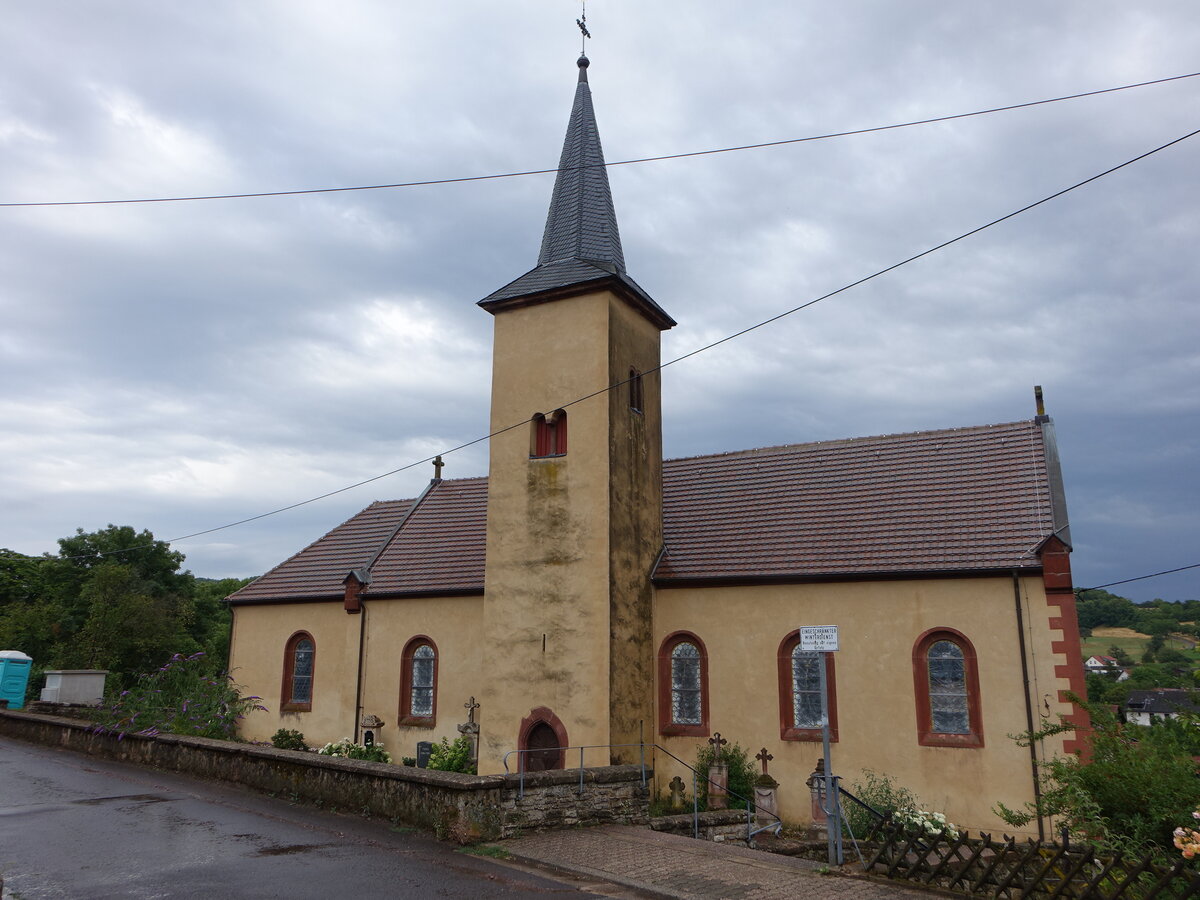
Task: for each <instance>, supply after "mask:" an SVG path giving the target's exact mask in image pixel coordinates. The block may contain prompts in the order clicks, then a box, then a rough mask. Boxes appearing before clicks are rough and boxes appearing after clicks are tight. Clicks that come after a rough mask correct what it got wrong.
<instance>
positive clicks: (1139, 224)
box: [0, 0, 1200, 600]
mask: <svg viewBox="0 0 1200 900" xmlns="http://www.w3.org/2000/svg"><path fill="white" fill-rule="evenodd" d="M579 13H580V4H579V3H578V2H577V0H506V2H503V3H496V2H482V0H457V2H454V3H436V4H435V3H396V2H384V0H380V2H368V0H362V2H353V0H350V2H338V3H333V2H324V3H322V2H303V0H277V2H265V0H264V2H256V0H238V2H233V0H215V2H203V3H163V2H161V0H142V2H137V0H120V2H115V0H113V2H105V0H91V2H87V3H80V2H68V0H39V2H37V3H12V4H6V6H5V11H4V16H5V25H4V27H3V29H0V202H6V203H15V202H41V201H68V200H95V199H119V198H143V197H172V196H181V195H197V194H223V193H242V192H255V191H279V190H294V189H304V188H321V187H341V186H352V185H367V184H378V183H393V182H407V181H420V180H432V179H444V178H456V177H463V176H471V175H485V174H490V173H500V172H511V171H518V170H528V169H540V168H547V167H553V166H554V165H556V164H557V160H558V154H559V151H560V149H561V144H562V138H563V134H564V131H565V129H566V122H567V115H568V113H569V111H570V106H571V101H572V97H573V94H574V87H575V78H576V72H577V70H576V67H575V59H576V57H577V56H578V54H579V47H580V42H581V38H580V35H579V32H578V30H577V29H576V27H575V21H574V20H575V18H576V17H577V16H578V15H579ZM587 15H588V25H589V28H590V30H591V32H592V34H593V36H594V37H593V39H592V40H590V41H588V47H587V52H588V55H589V57H590V58H591V60H592V65H591V68H590V70H589V78H590V81H591V86H592V92H593V98H594V101H595V107H596V116H597V119H598V122H599V126H600V133H601V137H602V140H603V143H604V148H605V154H606V157H607V159H608V160H609V161H610V162H612V161H616V160H624V159H630V158H635V157H645V156H657V155H664V154H674V153H682V152H688V151H695V150H703V149H711V148H720V147H728V146H734V145H742V144H748V143H754V142H763V141H773V140H781V139H787V138H799V137H805V136H809V135H817V134H823V133H829V132H841V131H847V130H853V129H861V128H870V127H873V126H880V125H888V124H893V123H900V122H906V121H911V120H916V119H923V118H928V117H935V116H942V115H947V114H953V113H962V112H970V111H974V110H979V109H986V108H989V107H996V106H1005V105H1009V104H1015V103H1021V102H1025V101H1031V100H1039V99H1044V98H1050V97H1056V96H1061V95H1065V94H1073V93H1077V92H1083V91H1092V90H1097V89H1102V88H1109V87H1116V86H1119V85H1124V84H1130V83H1134V82H1141V81H1146V80H1151V79H1159V78H1164V77H1168V76H1174V75H1182V74H1187V73H1190V72H1193V71H1196V70H1198V69H1200V57H1197V54H1196V48H1197V47H1200V16H1198V15H1197V8H1196V3H1195V0H1159V2H1155V3H1128V2H1115V0H1086V2H1085V0H1062V2H1055V3H1046V2H1044V0H1037V2H1032V0H1017V2H1007V3H986V4H985V3H962V2H957V3H950V2H919V0H910V2H905V3H896V2H894V0H878V2H847V3H814V2H806V0H802V2H796V0H758V2H754V3H730V2H728V0H689V2H682V0H654V2H646V0H593V2H592V3H591V4H590V5H589V6H588V9H587ZM1198 99H1200V78H1191V79H1183V80H1179V81H1175V82H1171V83H1167V84H1162V85H1156V86H1150V87H1143V88H1138V89H1136V90H1129V91H1124V92H1119V93H1114V94H1106V95H1102V96H1097V97H1091V98H1085V99H1079V100H1072V101H1067V102H1062V103H1055V104H1050V105H1045V106H1038V107H1034V108H1031V109H1023V110H1016V111H1011V112H1003V113H995V114H991V115H987V116H979V117H975V118H968V119H959V120H956V121H952V122H948V123H943V124H935V125H923V126H917V127H912V128H902V129H896V130H890V131H884V132H881V133H874V134H867V135H858V136H851V137H844V138H837V139H831V140H825V141H816V142H809V143H800V144H791V145H786V146H781V147H775V148H770V149H761V150H748V151H743V152H737V153H724V154H719V155H714V156H704V157H698V158H690V159H680V160H670V161H663V162H653V163H644V164H639V165H631V166H618V167H615V168H612V169H611V170H610V179H611V183H612V190H613V195H614V200H615V202H616V207H617V215H618V219H619V222H620V227H621V233H622V239H623V242H624V248H625V257H626V260H627V263H628V267H629V272H630V274H631V275H632V276H633V277H634V278H635V279H636V280H637V281H638V282H639V283H640V284H641V285H642V286H643V287H644V288H646V290H647V291H648V292H649V293H650V294H651V296H653V297H654V298H655V299H656V300H657V301H658V302H659V304H661V305H662V306H663V307H664V308H665V309H666V310H667V311H668V312H669V313H671V314H672V315H673V316H674V317H675V318H676V319H677V320H678V321H679V325H678V327H676V328H675V329H673V330H672V331H669V332H667V333H666V334H665V336H664V344H663V347H664V358H666V359H670V358H673V357H675V356H678V355H680V354H683V353H686V352H687V351H689V350H691V349H693V348H695V347H697V346H699V345H701V344H704V343H707V342H709V341H711V340H713V339H715V338H718V337H721V336H723V335H725V334H727V333H730V332H733V331H736V330H738V329H740V328H743V327H745V326H747V325H750V324H753V323H754V322H756V321H759V320H761V319H764V318H767V317H769V316H772V315H774V314H776V313H778V312H781V311H783V310H785V309H788V308H790V307H793V306H796V305H798V304H800V303H802V302H804V301H807V300H809V299H812V298H814V297H817V296H820V295H822V294H825V293H827V292H829V291H831V290H834V289H836V288H839V287H841V286H842V285H844V284H846V283H848V282H851V281H854V280H856V279H858V278H861V277H863V276H866V275H870V274H871V273H873V272H875V271H877V270H879V269H882V268H884V267H886V266H889V265H891V264H893V263H896V262H898V261H900V260H903V259H905V258H907V257H909V256H911V255H913V254H914V253H918V252H920V251H922V250H925V249H926V248H928V247H931V246H934V245H936V244H938V243H940V242H942V241H945V240H947V239H949V238H952V237H954V236H956V235H958V234H960V233H962V232H965V231H969V230H970V229H973V228H975V227H977V226H979V225H982V224H984V223H986V222H988V221H990V220H992V219H995V218H997V217H999V216H1002V215H1004V214H1006V213H1009V212H1011V211H1013V210H1015V209H1018V208H1020V207H1022V206H1024V205H1026V204H1028V203H1031V202H1033V201H1036V200H1039V199H1041V198H1042V197H1045V196H1047V195H1049V194H1052V193H1054V192H1055V191H1058V190H1061V189H1062V188H1065V187H1068V186H1070V185H1072V184H1075V183H1076V182H1079V181H1082V180H1083V179H1085V178H1088V177H1090V176H1092V175H1095V174H1097V173H1099V172H1101V171H1103V170H1105V169H1108V168H1110V167H1112V166H1114V165H1117V164H1119V163H1122V162H1124V161H1125V160H1128V159H1131V158H1133V157H1136V156H1138V155H1140V154H1142V153H1145V152H1146V151H1148V150H1151V149H1153V148H1155V147H1158V146H1160V145H1162V144H1165V143H1167V142H1169V141H1172V140H1174V139H1176V138H1178V137H1180V136H1182V135H1184V134H1187V133H1188V132H1190V131H1192V130H1193V129H1195V128H1197V127H1198V126H1200V116H1197V111H1198V110H1200V103H1198ZM552 184H553V178H552V176H549V175H536V176H528V177H522V178H510V179H501V180H493V181H481V182H473V183H465V184H450V185H437V186H425V187H417V188H403V189H387V190H375V191H358V192H347V193H327V194H312V195H307V196H285V197H269V198H259V199H239V200H213V201H197V202H181V203H151V204H136V205H122V206H86V207H78V206H76V207H72V206H58V207H38V208H0V315H2V317H3V318H2V321H3V324H2V325H0V384H2V385H3V390H0V461H2V462H3V465H2V466H0V546H6V547H9V548H11V549H14V550H18V551H21V552H24V553H30V554H40V553H42V552H45V551H56V550H57V543H56V539H57V538H60V537H64V536H67V535H70V534H72V533H73V532H74V530H75V529H76V528H77V527H82V528H84V529H86V530H89V531H90V530H93V529H96V528H101V527H103V526H104V525H106V524H107V523H110V522H112V523H116V524H127V525H133V526H135V527H136V528H138V529H142V528H148V529H150V530H151V531H153V532H154V534H155V535H156V536H157V537H159V538H174V537H177V536H180V535H185V534H188V533H191V532H195V531H200V530H203V529H208V528H212V527H214V526H218V525H222V524H225V523H227V522H230V521H234V520H237V519H242V518H245V517H247V516H253V515H256V514H259V513H262V512H266V511H268V510H272V509H275V508H277V507H280V506H284V505H287V504H290V503H294V502H296V501H300V500H304V499H306V498H309V497H312V496H315V495H317V494H321V493H323V492H326V491H331V490H336V489H338V488H341V487H343V486H345V485H348V484H351V483H354V482H357V481H360V480H362V479H365V478H370V477H371V476H375V475H378V474H380V473H383V472H386V471H389V470H392V469H395V468H398V467H400V466H402V465H405V464H407V463H409V462H412V461H414V460H418V459H421V458H423V457H426V456H429V455H431V454H433V453H435V452H438V451H441V450H445V449H447V448H449V447H452V446H455V445H458V444H461V443H464V442H466V441H469V440H471V439H473V438H476V437H479V436H480V435H482V434H484V433H485V432H486V430H487V424H488V390H489V378H490V357H491V325H492V322H491V317H490V316H489V315H488V314H487V313H485V312H483V311H481V310H479V309H478V308H477V307H476V306H475V302H476V301H477V300H479V299H480V298H482V297H484V296H485V295H487V294H488V293H490V292H491V291H493V290H495V289H496V288H498V287H500V286H501V285H503V284H505V283H507V282H508V281H510V280H511V279H513V278H515V277H516V276H518V275H520V274H522V273H523V272H525V271H526V270H528V269H529V268H531V267H532V266H533V265H534V263H535V262H536V257H537V252H538V248H539V245H540V240H541V232H542V226H543V224H544V221H545V213H546V207H547V203H548V201H549V197H550V191H551V187H552ZM1198 200H1200V137H1197V138H1193V139H1191V140H1188V141H1184V142H1183V143H1181V144H1178V145H1176V146H1174V147H1172V148H1170V149H1167V150H1164V151H1162V152H1161V153H1157V154H1155V155H1153V156H1151V157H1150V158H1148V159H1145V160H1143V161H1141V162H1138V163H1136V164H1135V165H1132V166H1129V167H1127V168H1125V169H1122V170H1121V171H1119V172H1117V173H1114V174H1112V175H1109V176H1107V177H1105V178H1103V179H1100V180H1099V181H1097V182H1095V183H1093V184H1091V185H1088V186H1087V187H1084V188H1081V189H1080V190H1078V191H1074V192H1072V193H1070V194H1068V195H1067V196H1065V197H1062V198H1060V199H1057V200H1055V201H1053V202H1051V203H1048V204H1046V205H1043V206H1041V207H1039V208H1037V209H1035V210H1033V211H1031V212H1028V213H1025V214H1023V215H1021V216H1019V217H1017V218H1015V219H1013V220H1010V221H1008V222H1006V223H1004V224H1002V225H999V226H997V227H995V228H992V229H989V230H987V231H986V232H984V233H982V234H979V235H976V236H974V237H972V238H970V239H968V240H966V241H963V242H960V243H957V244H955V245H953V246H951V247H949V248H947V249H945V250H942V251H940V252H937V253H935V254H933V255H931V256H929V257H926V258H924V259H922V260H920V261H918V262H915V263H913V264H911V265H908V266H905V267H904V268H902V269H900V270H898V271H896V272H893V273H891V274H888V275H886V276H883V277H881V278H878V279H876V280H874V281H872V282H870V283H869V284H867V285H864V286H861V287H859V288H856V289H854V290H851V291H848V292H846V293H844V294H841V295H839V296H837V297H835V298H833V299H830V300H827V301H824V302H822V303H820V304H818V305H816V306H814V307H812V308H810V309H807V310H805V311H803V312H799V313H797V314H795V315H793V316H791V317H789V318H787V319H785V320H783V321H782V322H779V323H776V324H774V325H771V326H769V327H767V328H763V329H761V330H759V331H757V332H755V333H754V334H752V335H749V336H747V337H744V338H741V339H739V340H737V341H735V342H731V343H728V344H725V345H723V346H721V347H720V348H717V349H715V350H712V351H709V352H706V353H703V354H700V355H699V356H696V357H694V358H692V359H690V360H688V361H686V362H682V363H680V364H679V365H676V366H672V367H671V368H669V369H667V370H666V372H665V373H664V388H663V391H664V418H665V425H664V428H665V434H664V442H665V452H666V454H667V456H668V457H673V456H686V455H694V454H700V453H708V452H718V451H726V450H736V449H743V448H747V447H756V446H770V445H775V444H783V443H798V442H806V441H814V440H824V439H831V438H844V437H856V436H865V435H873V434H885V433H895V432H906V431H919V430H923V429H932V428H946V427H955V426H967V425H980V424H986V423H993V422H1008V421H1015V420H1018V419H1027V418H1030V417H1032V416H1033V415H1034V412H1035V410H1034V401H1033V386H1034V385H1035V384H1041V385H1043V386H1044V388H1045V393H1046V402H1047V407H1048V410H1047V411H1048V412H1049V413H1050V414H1051V415H1052V416H1053V418H1054V420H1055V422H1056V426H1057V432H1058V437H1059V442H1060V449H1061V454H1062V460H1063V467H1064V473H1065V477H1066V486H1067V495H1068V503H1069V509H1070V514H1071V524H1072V534H1073V538H1074V547H1075V553H1074V557H1073V566H1074V572H1075V583H1076V585H1078V586H1081V587H1088V586H1092V585H1098V584H1103V583H1106V582H1110V581H1116V580H1119V579H1125V578H1132V577H1135V576H1140V575H1144V574H1148V573H1151V572H1156V571H1159V570H1163V569H1170V568H1174V567H1177V566H1184V565H1189V564H1193V563H1197V562H1200V540H1198V536H1200V489H1198V487H1197V483H1198V480H1200V479H1198V477H1197V469H1198V467H1197V464H1196V458H1197V451H1198V449H1200V417H1198V415H1197V413H1198V411H1200V348H1198V337H1200V311H1198V307H1197V303H1196V291H1197V286H1198V285H1200V204H1198V202H1197V201H1198ZM564 399H568V398H564ZM486 452H487V449H486V443H484V444H478V445H476V446H474V447H471V448H470V449H468V450H464V451H461V452H458V453H454V454H453V455H451V456H448V457H447V459H446V463H447V466H446V471H445V473H444V474H445V476H446V477H461V476H471V475H481V474H486V471H487V461H486ZM431 475H432V469H431V467H430V466H429V465H428V464H423V465H421V466H420V467H418V468H416V469H414V470H412V471H409V472H405V473H402V474H398V475H395V476H391V477H389V478H386V479H383V480H381V481H377V482H375V483H372V484H369V485H367V486H365V487H362V488H358V489H356V490H353V491H349V492H346V493H343V494H340V495H338V496H336V497H333V498H330V499H327V500H324V501H321V502H318V503H313V504H310V505H307V506H304V507H302V508H300V509H298V510H295V511H292V512H287V513H283V514H280V515H278V516H273V517H270V518H267V519H263V520H260V521H257V522H255V523H252V524H248V525H243V526H240V527H237V528H231V529H228V530H224V531H219V532H216V533H214V534H209V535H206V536H203V537H199V538H195V539H191V540H186V541H182V542H179V543H178V544H176V549H179V550H181V551H183V552H184V553H185V554H186V555H187V565H188V567H189V568H191V569H192V571H193V572H195V573H196V574H197V575H202V576H208V577H225V576H246V575H255V574H260V573H262V572H263V571H265V570H266V569H268V568H270V567H271V566H273V565H275V564H276V563H278V562H281V561H282V560H283V559H285V558H286V557H288V556H290V555H291V554H292V553H294V552H296V551H298V550H299V549H301V548H302V547H304V546H305V545H307V544H308V543H309V542H311V541H312V540H314V539H315V538H317V537H318V536H320V535H321V534H323V533H324V532H325V531H327V530H329V529H330V528H332V527H333V526H335V525H337V524H338V523H339V522H341V521H344V520H345V519H346V518H348V517H349V516H350V515H352V514H353V513H354V512H356V511H357V510H359V509H360V508H362V507H363V506H365V505H367V504H368V503H369V502H371V501H372V500H375V499H392V498H398V497H409V496H413V495H415V494H416V493H417V492H418V491H419V490H420V489H421V487H422V486H423V485H424V484H425V483H426V482H427V480H428V479H429V477H430V476H431ZM1113 590H1114V591H1115V592H1117V593H1122V594H1124V595H1126V596H1130V597H1133V598H1134V599H1138V600H1145V599H1151V598H1154V597H1163V598H1166V599H1186V598H1194V597H1200V569H1193V570H1191V571H1190V572H1185V573H1180V574H1177V575H1171V576H1166V577H1161V578H1155V579H1152V580H1147V581H1140V582H1136V583H1134V584H1129V585H1124V586H1121V587H1117V588H1113Z"/></svg>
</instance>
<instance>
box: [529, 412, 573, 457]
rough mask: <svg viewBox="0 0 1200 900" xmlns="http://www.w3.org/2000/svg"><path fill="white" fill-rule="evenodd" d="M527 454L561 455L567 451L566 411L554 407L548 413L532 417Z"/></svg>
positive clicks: (537, 455) (539, 455) (542, 455)
mask: <svg viewBox="0 0 1200 900" xmlns="http://www.w3.org/2000/svg"><path fill="white" fill-rule="evenodd" d="M531 437H532V440H531V442H530V444H531V446H530V448H529V455H530V456H532V457H545V456H563V455H564V454H565V453H566V452H567V413H566V411H565V410H562V409H556V410H555V411H554V412H552V413H550V414H549V415H542V413H538V414H537V415H535V416H534V417H533V434H532V436H531Z"/></svg>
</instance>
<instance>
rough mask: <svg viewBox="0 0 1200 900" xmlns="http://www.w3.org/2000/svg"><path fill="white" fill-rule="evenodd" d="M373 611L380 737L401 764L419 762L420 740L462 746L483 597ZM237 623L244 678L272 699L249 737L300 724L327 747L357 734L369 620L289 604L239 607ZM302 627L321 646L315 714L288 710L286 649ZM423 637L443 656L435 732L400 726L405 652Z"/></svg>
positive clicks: (370, 604) (367, 683)
mask: <svg viewBox="0 0 1200 900" xmlns="http://www.w3.org/2000/svg"><path fill="white" fill-rule="evenodd" d="M363 606H364V609H365V610H366V613H365V615H366V626H367V627H366V641H365V645H364V647H365V652H364V655H363V713H364V714H372V715H376V716H378V717H379V718H381V719H383V721H384V725H383V727H381V728H377V729H374V730H375V733H376V739H377V740H378V741H380V742H381V743H383V744H384V745H385V747H386V748H387V749H388V750H389V751H390V752H391V753H392V755H393V756H394V757H396V758H397V759H398V758H399V757H401V756H416V743H417V741H426V740H428V741H440V740H441V739H442V738H443V737H447V738H449V739H450V740H454V739H455V738H456V737H458V729H457V726H458V724H459V723H460V722H465V721H466V716H467V711H466V709H464V708H463V704H464V703H465V702H466V701H467V699H468V698H469V697H471V696H472V695H473V694H477V693H478V684H479V680H480V667H481V659H480V653H479V646H480V635H481V628H482V612H483V598H482V597H428V598H397V599H388V600H370V599H368V600H366V601H365V602H364V604H363ZM234 621H235V628H234V634H235V639H234V645H233V654H232V658H231V662H232V665H233V666H234V667H235V671H234V680H235V681H237V682H238V683H239V684H242V685H244V686H246V687H247V688H248V689H249V690H250V691H251V692H253V693H257V694H259V695H260V696H262V697H263V698H264V700H265V702H264V705H265V706H266V707H267V708H268V710H269V712H265V713H264V712H256V713H253V714H251V716H250V717H249V718H248V719H247V720H246V721H245V722H244V723H243V726H242V729H241V733H242V736H243V737H245V738H246V739H247V740H254V741H269V740H270V739H271V735H273V734H274V733H275V732H276V731H277V730H278V729H280V728H294V729H296V730H298V731H301V732H303V733H304V736H305V739H306V741H307V742H308V745H309V746H310V747H319V746H322V745H323V744H326V743H328V742H330V741H336V740H340V739H341V738H344V737H353V736H354V733H355V732H354V724H355V717H354V701H355V694H356V691H355V682H356V679H357V677H358V641H359V628H360V622H361V616H360V615H349V614H347V613H346V612H345V611H344V610H343V608H342V603H341V602H340V601H338V602H329V603H289V604H278V605H264V606H239V607H234ZM297 631H307V632H309V634H311V635H312V636H313V639H314V641H315V643H316V645H317V654H316V668H315V673H314V679H313V704H312V710H311V711H309V712H293V713H282V714H281V713H279V711H278V710H279V701H280V691H281V689H282V684H283V665H284V659H283V651H284V647H285V645H286V644H287V641H288V638H290V637H291V636H292V635H293V634H295V633H296V632H297ZM418 635H424V636H426V637H429V638H431V639H432V640H433V642H434V645H435V646H436V647H437V652H438V669H437V684H436V693H437V706H436V712H437V715H436V720H435V725H434V727H433V728H423V727H422V728H416V727H412V726H398V725H397V721H398V718H399V709H400V678H401V671H400V663H401V655H402V654H403V652H404V646H405V645H406V644H407V643H408V641H409V640H410V639H411V638H414V637H417V636H418ZM476 718H477V720H478V719H479V713H478V712H477V713H476Z"/></svg>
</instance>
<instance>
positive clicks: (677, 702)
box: [671, 641, 703, 725]
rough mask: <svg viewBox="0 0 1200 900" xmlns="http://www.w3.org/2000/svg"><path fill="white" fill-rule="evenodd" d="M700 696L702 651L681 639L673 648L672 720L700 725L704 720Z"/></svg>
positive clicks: (676, 722)
mask: <svg viewBox="0 0 1200 900" xmlns="http://www.w3.org/2000/svg"><path fill="white" fill-rule="evenodd" d="M702 705H703V704H702V699H701V696H700V651H699V650H698V649H697V648H696V645H695V644H690V643H688V642H687V641H681V642H680V643H678V644H676V645H675V647H674V649H672V650H671V722H672V723H673V724H675V725H699V724H701V722H702V720H703V716H702Z"/></svg>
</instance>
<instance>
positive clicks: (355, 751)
mask: <svg viewBox="0 0 1200 900" xmlns="http://www.w3.org/2000/svg"><path fill="white" fill-rule="evenodd" d="M317 752H318V753H320V754H321V755H322V756H340V757H342V758H343V759H365V760H366V761H367V762H381V763H390V762H391V761H392V754H390V753H388V752H387V751H386V750H384V749H383V744H370V745H364V744H356V743H354V741H352V740H350V738H348V737H347V738H342V739H341V740H340V741H334V742H333V743H331V744H326V745H325V746H324V747H322V748H321V749H320V750H318V751H317Z"/></svg>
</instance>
